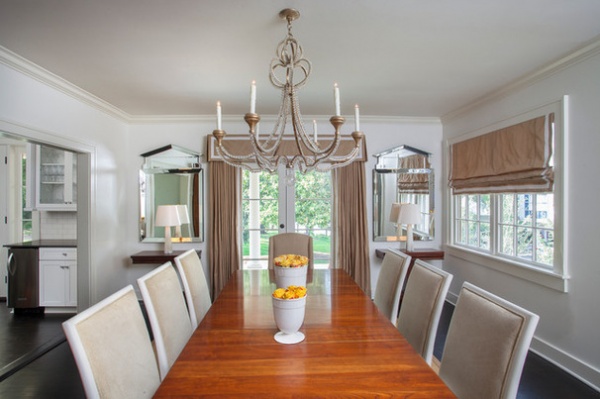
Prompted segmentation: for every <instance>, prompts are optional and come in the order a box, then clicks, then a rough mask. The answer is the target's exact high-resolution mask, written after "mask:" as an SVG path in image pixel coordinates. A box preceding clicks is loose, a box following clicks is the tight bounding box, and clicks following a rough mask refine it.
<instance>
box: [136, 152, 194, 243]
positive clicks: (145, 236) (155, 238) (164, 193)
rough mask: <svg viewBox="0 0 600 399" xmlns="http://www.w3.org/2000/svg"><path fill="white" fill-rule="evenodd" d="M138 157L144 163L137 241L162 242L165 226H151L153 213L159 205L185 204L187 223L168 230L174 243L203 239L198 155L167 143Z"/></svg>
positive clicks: (141, 171) (141, 175)
mask: <svg viewBox="0 0 600 399" xmlns="http://www.w3.org/2000/svg"><path fill="white" fill-rule="evenodd" d="M142 157H144V163H143V165H142V169H141V170H140V177H139V180H140V216H139V224H140V228H139V236H140V241H142V242H163V241H164V234H165V228H164V227H158V226H155V212H156V208H157V207H158V206H159V205H185V206H186V207H187V216H188V218H187V219H189V222H187V223H182V225H181V226H180V227H179V228H177V229H174V230H173V231H172V232H171V236H172V237H173V241H174V242H201V241H203V239H204V215H203V203H202V202H203V201H202V199H203V189H202V188H203V186H204V176H203V170H202V168H201V167H200V154H198V153H197V152H194V151H191V150H187V149H185V148H181V147H177V146H174V145H168V146H165V147H161V148H158V149H156V150H153V151H149V152H146V153H144V154H142ZM181 209H184V208H181ZM184 221H185V220H184Z"/></svg>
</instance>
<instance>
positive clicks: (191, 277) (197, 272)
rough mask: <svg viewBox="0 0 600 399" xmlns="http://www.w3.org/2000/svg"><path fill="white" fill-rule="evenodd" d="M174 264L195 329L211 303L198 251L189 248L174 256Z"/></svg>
mask: <svg viewBox="0 0 600 399" xmlns="http://www.w3.org/2000/svg"><path fill="white" fill-rule="evenodd" d="M175 265H176V266H177V271H179V277H180V278H181V283H182V284H183V292H184V294H185V299H186V302H187V307H188V313H189V314H190V320H191V322H192V328H194V329H195V328H196V327H198V324H200V322H201V321H202V319H203V318H204V315H205V314H206V312H208V310H209V309H210V306H211V305H212V302H211V299H210V292H209V288H208V283H207V282H206V277H205V275H204V270H203V269H202V262H201V261H200V258H199V257H198V253H197V252H196V251H195V250H194V249H190V250H189V251H185V252H184V253H182V254H181V255H178V256H177V257H175Z"/></svg>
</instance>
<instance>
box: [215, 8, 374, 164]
mask: <svg viewBox="0 0 600 399" xmlns="http://www.w3.org/2000/svg"><path fill="white" fill-rule="evenodd" d="M279 16H280V17H281V18H282V19H285V20H287V28H288V29H287V35H286V37H285V38H284V39H283V40H282V41H281V42H280V43H279V44H278V46H277V51H276V55H277V58H274V59H273V60H272V61H271V66H270V71H269V79H270V81H271V83H272V84H273V86H275V87H277V88H280V89H281V106H280V108H279V114H278V117H277V119H276V121H275V125H274V128H273V131H272V132H271V133H270V134H269V135H268V136H267V137H266V138H264V139H261V138H259V133H258V129H257V125H258V122H259V121H260V116H259V115H258V114H256V112H255V109H256V84H255V82H252V85H251V91H250V112H249V113H247V114H246V115H245V116H244V120H245V121H246V123H247V124H248V127H249V137H250V140H249V141H250V143H251V146H252V152H251V153H249V154H245V155H238V154H232V153H231V152H230V151H228V150H227V148H226V146H225V142H226V140H223V139H224V138H225V136H226V133H225V131H224V130H222V128H221V104H220V102H217V129H216V130H214V131H213V136H214V137H215V139H216V150H217V153H218V154H219V155H220V156H221V158H222V159H223V161H225V162H226V163H228V164H229V165H232V166H236V167H242V168H244V169H248V170H250V171H253V172H258V171H262V170H266V171H269V172H271V173H272V172H274V171H275V170H277V168H278V165H280V164H285V166H286V168H287V169H288V170H290V169H291V170H293V169H298V170H300V171H301V172H302V173H305V172H307V171H311V170H317V171H327V170H330V169H332V168H337V167H341V166H345V165H348V164H349V163H351V162H352V161H353V160H354V159H355V158H356V156H357V155H358V153H359V150H360V144H361V141H362V139H363V136H364V134H363V133H362V132H361V131H360V129H359V109H358V105H356V106H355V111H354V115H355V131H354V132H353V133H352V135H351V136H352V139H354V143H353V144H354V147H353V148H352V149H351V150H350V151H349V152H348V153H347V154H343V155H340V154H338V153H337V152H338V149H339V147H340V142H341V141H342V136H341V132H340V129H341V127H342V125H343V124H344V122H345V119H344V118H343V117H342V116H341V115H340V96H339V88H338V87H337V84H336V85H334V101H335V110H336V111H335V115H334V116H332V117H331V118H330V120H329V121H330V122H331V124H332V125H333V127H334V129H335V133H334V135H333V138H331V136H329V137H328V138H326V139H324V140H321V142H319V141H318V137H317V131H316V122H315V121H313V134H312V137H311V136H310V135H309V134H308V133H307V132H306V129H305V128H304V124H303V122H302V114H301V113H300V104H299V102H298V97H297V90H298V89H299V88H300V87H302V86H304V85H305V84H306V82H307V80H308V77H309V76H310V72H311V63H310V61H308V60H307V59H306V58H304V57H303V50H302V46H300V44H299V43H298V41H297V40H296V39H295V38H294V36H293V35H292V21H294V20H296V19H298V18H299V17H300V13H299V12H298V11H297V10H294V9H285V10H282V11H281V12H280V13H279ZM281 70H283V71H284V72H285V74H284V75H282V78H280V77H279V76H278V75H277V74H276V71H281ZM280 73H281V72H280ZM295 73H296V74H299V75H300V76H299V79H295V75H294V74H295ZM288 123H291V126H292V129H293V132H294V135H293V141H294V142H295V150H294V151H293V152H292V153H290V152H289V151H288V150H285V151H280V147H281V144H282V143H283V142H284V141H285V140H284V133H285V129H286V125H287V124H288ZM291 138H292V136H290V135H287V139H288V140H290V139H291Z"/></svg>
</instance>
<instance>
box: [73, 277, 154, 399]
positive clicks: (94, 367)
mask: <svg viewBox="0 0 600 399" xmlns="http://www.w3.org/2000/svg"><path fill="white" fill-rule="evenodd" d="M63 329H64V331H65V335H66V337H67V341H68V342H69V345H70V347H71V351H72V352H73V356H74V358H75V362H76V363H77V368H78V369H79V374H80V375H81V381H82V383H83V388H84V389H85V394H86V396H87V397H88V398H150V397H152V395H153V394H154V392H156V389H157V388H158V386H159V385H160V375H159V372H158V364H157V363H156V357H155V355H154V351H153V349H152V343H151V342H150V334H149V332H148V328H147V327H146V322H145V321H144V316H143V314H142V309H141V308H140V304H139V302H138V300H137V296H136V295H135V291H134V290H133V286H131V285H128V286H127V287H125V288H123V289H121V290H119V291H117V292H116V293H114V294H112V295H111V296H109V297H108V298H106V299H104V300H102V301H100V302H98V303H97V304H95V305H93V306H92V307H90V308H88V309H86V310H84V311H83V312H81V313H79V314H77V315H75V316H73V317H72V318H70V319H69V320H67V321H65V322H64V323H63Z"/></svg>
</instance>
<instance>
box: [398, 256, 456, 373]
mask: <svg viewBox="0 0 600 399" xmlns="http://www.w3.org/2000/svg"><path fill="white" fill-rule="evenodd" d="M451 281H452V275H451V274H450V273H448V272H445V271H443V270H441V269H440V268H437V267H434V266H432V265H430V264H428V263H426V262H424V261H422V260H420V259H417V260H416V261H415V264H414V266H413V269H412V271H411V272H410V276H408V281H407V282H406V289H405V290H404V297H403V298H402V306H401V308H400V315H399V316H398V330H399V331H400V332H401V333H402V335H403V336H404V337H405V338H406V339H407V340H408V342H409V343H410V344H411V345H412V346H413V348H415V349H416V351H417V352H419V353H420V354H421V356H422V357H423V359H425V361H426V362H427V363H429V364H431V359H432V357H433V345H434V343H435V335H436V333H437V329H438V324H439V321H440V316H441V314H442V307H443V306H444V301H445V300H446V294H447V293H448V288H449V287H450V282H451Z"/></svg>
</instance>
